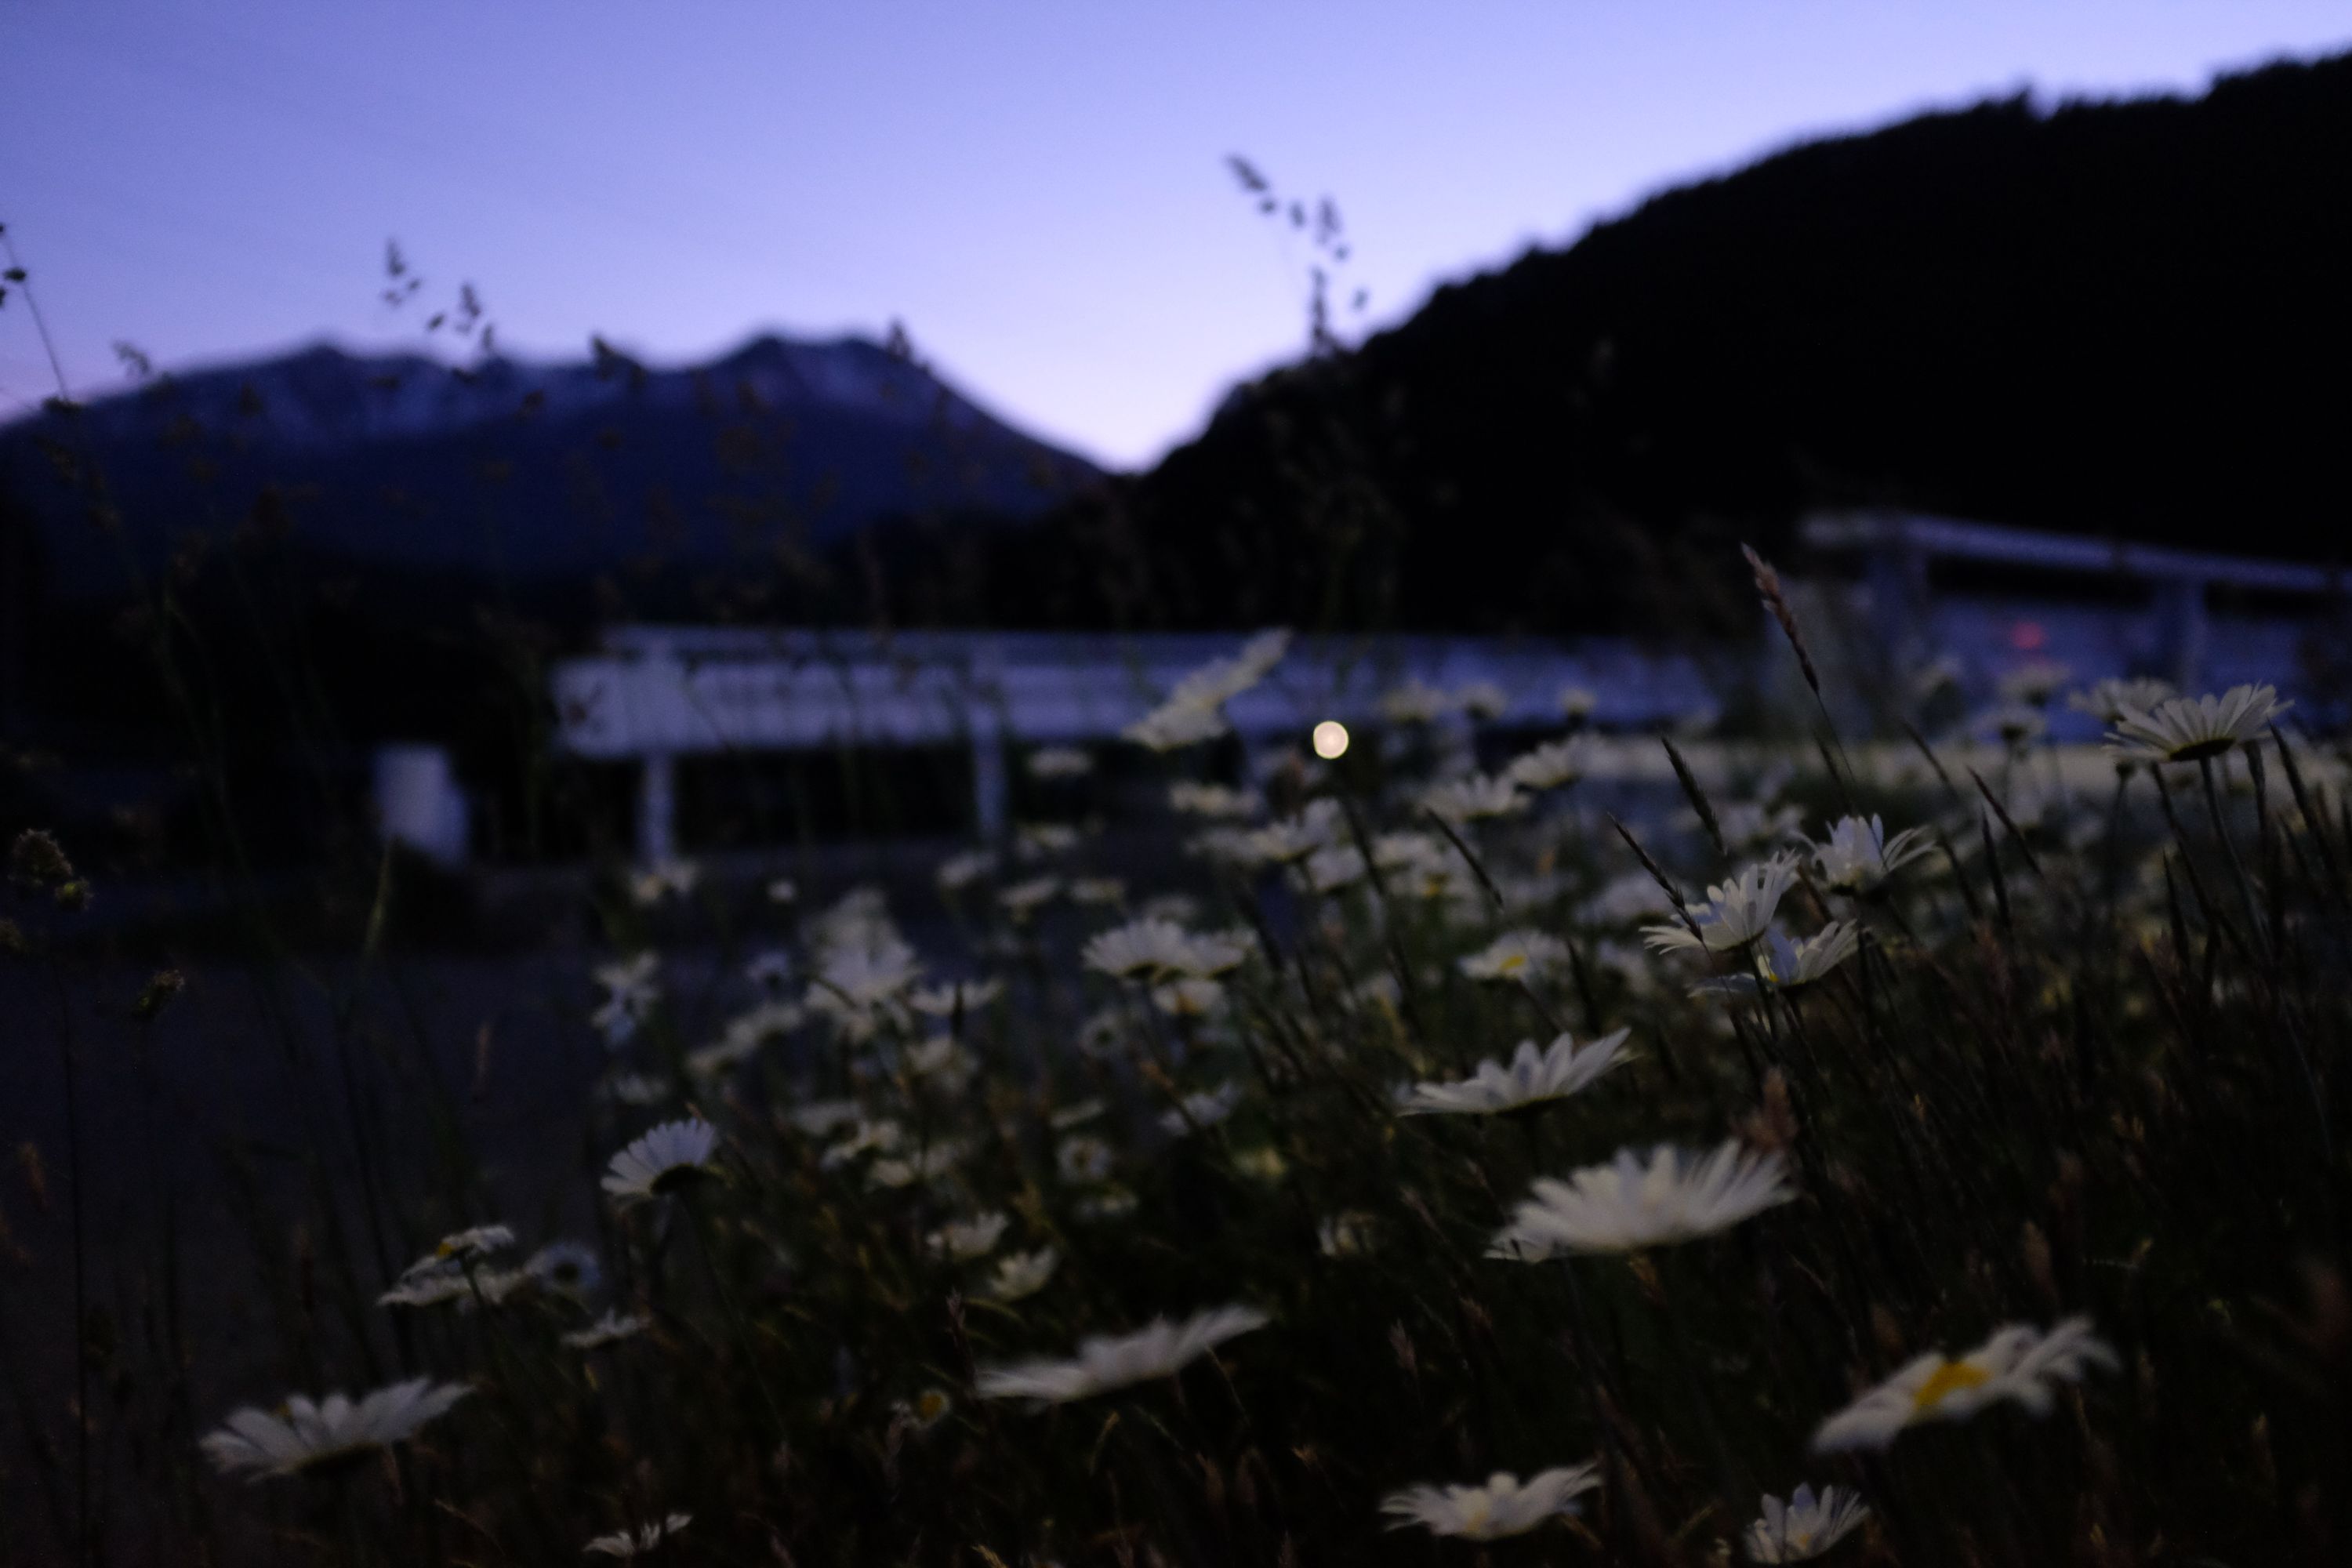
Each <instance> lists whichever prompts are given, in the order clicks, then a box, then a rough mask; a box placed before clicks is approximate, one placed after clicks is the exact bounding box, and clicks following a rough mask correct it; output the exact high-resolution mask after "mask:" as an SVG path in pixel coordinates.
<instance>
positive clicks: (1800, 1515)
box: [1741, 1486, 1870, 1563]
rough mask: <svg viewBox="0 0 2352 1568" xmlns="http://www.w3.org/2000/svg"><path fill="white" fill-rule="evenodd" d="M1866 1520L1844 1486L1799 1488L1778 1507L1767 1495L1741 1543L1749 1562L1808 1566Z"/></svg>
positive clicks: (1863, 1510)
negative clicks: (1818, 1492)
mask: <svg viewBox="0 0 2352 1568" xmlns="http://www.w3.org/2000/svg"><path fill="white" fill-rule="evenodd" d="M1869 1517H1870V1510H1869V1509H1867V1508H1865V1507H1864V1506H1863V1501H1862V1499H1861V1497H1860V1496H1859V1495H1858V1494H1856V1493H1854V1492H1853V1491H1850V1490H1848V1489H1846V1488H1844V1487H1823V1488H1822V1495H1821V1496H1820V1497H1819V1498H1816V1497H1814V1496H1813V1489H1812V1488H1811V1487H1810V1486H1801V1487H1799V1488H1798V1489H1796V1492H1795V1493H1794V1494H1793V1495H1792V1496H1791V1497H1790V1499H1789V1502H1788V1506H1787V1507H1785V1508H1784V1507H1782V1506H1781V1503H1780V1499H1779V1498H1776V1497H1772V1496H1769V1494H1768V1495H1767V1496H1766V1497H1765V1499H1764V1517H1763V1518H1761V1519H1759V1520H1758V1521H1755V1522H1754V1523H1753V1524H1750V1525H1749V1526H1748V1533H1747V1535H1746V1537H1745V1538H1744V1539H1743V1541H1742V1542H1741V1544H1743V1545H1745V1546H1746V1547H1747V1548H1748V1561H1749V1562H1750V1563H1809V1562H1811V1560H1812V1559H1814V1558H1816V1557H1819V1556H1820V1555H1821V1554H1822V1553H1823V1552H1827V1551H1828V1550H1829V1549H1830V1548H1831V1547H1832V1546H1835V1545H1836V1544H1837V1543H1838V1542H1841V1541H1843V1540H1844V1539H1845V1538H1846V1537H1847V1536H1849V1535H1851V1534H1853V1532H1854V1531H1856V1530H1859V1529H1860V1528H1862V1524H1863V1521H1864V1520H1866V1519H1868V1518H1869Z"/></svg>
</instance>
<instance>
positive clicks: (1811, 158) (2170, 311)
mask: <svg viewBox="0 0 2352 1568" xmlns="http://www.w3.org/2000/svg"><path fill="white" fill-rule="evenodd" d="M2347 289H2352V58H2336V59H2331V60H2326V61H2323V62H2320V63H2317V64H2313V65H2287V66H2278V67H2273V68H2266V69H2263V70H2260V71H2256V72H2253V73H2252V74H2249V75H2244V76H2240V77H2235V78H2231V79H2222V80H2221V81H2219V82H2217V83H2216V84H2215V86H2214V87H2213V89H2211V91H2210V93H2209V94H2207V95H2206V96H2205V97H2203V98H2201V99H2198V100H2172V99H2156V100H2139V101H2131V102H2122V103H2098V104H2076V105H2067V106H2064V107H2060V108H2056V109H2054V110H2052V109H2045V108H2042V107H2039V106H2037V105H2035V104H2033V103H2032V102H2031V101H2029V100H2023V99H2017V100H2008V101H2002V102H1994V103H1987V104H1984V105H1982V106H1979V107H1977V108H1974V109H1969V110H1962V111H1959V112H1953V113H1939V114H1934V115H1928V116H1926V117H1923V118H1920V119H1916V120H1913V121H1908V122H1906V123H1903V124H1899V125H1895V126H1893V127H1890V128H1888V129H1885V130H1882V131H1879V132H1874V133H1871V134H1868V135H1858V136H1852V137H1845V138H1840V139H1837V140H1832V141H1825V142H1815V143H1811V144H1809V145H1805V146H1801V147H1798V148H1795V149H1793V150H1791V151H1789V152H1786V153H1781V154H1779V155H1777V156H1774V157H1771V158H1769V159H1767V160H1765V161H1763V162H1761V163H1757V164H1755V165H1753V166H1751V167H1749V168H1747V169H1744V170H1742V171H1740V172H1738V173H1737V174H1730V175H1727V176H1726V177H1724V178H1720V179H1716V180H1710V181H1707V182H1706V183H1704V184H1696V185H1692V186H1689V187H1686V188H1683V189H1678V190H1675V191H1671V192H1668V193H1666V194H1664V195H1660V196H1658V197H1656V198H1654V199H1653V200H1651V201H1649V202H1647V203H1645V204H1644V205H1642V206H1641V207H1640V208H1639V209H1637V210H1636V211H1634V212H1633V213H1631V214H1630V215H1628V216H1624V217H1622V218H1621V219H1618V220H1616V221H1613V222H1610V223H1606V224H1602V225H1601V226H1597V227H1596V228H1594V229H1593V230H1592V231H1591V232H1590V233H1589V234H1587V235H1586V236H1585V237H1583V238H1582V239H1580V241H1578V242H1577V243H1576V244H1575V245H1573V246H1572V247H1569V248H1567V249H1565V250H1559V251H1533V252H1530V253H1528V255H1526V256H1524V257H1522V258H1520V259H1519V260H1518V261H1517V262H1516V263H1514V264H1512V265H1511V266H1509V267H1507V268H1503V269H1502V270H1500V271H1497V272H1494V273H1489V274H1486V275H1482V276H1479V277H1476V278H1474V279H1469V280H1467V281H1465V282H1463V283H1459V284H1456V285H1453V286H1450V287H1447V288H1444V289H1441V290H1439V291H1438V292H1437V294H1436V295H1435V296H1434V297H1433V299H1431V300H1429V302H1428V303H1427V305H1426V306H1425V307H1424V308H1423V310H1421V311H1420V312H1419V313H1418V314H1416V315H1415V316H1414V317H1413V318H1412V320H1410V321H1407V322H1405V323H1404V324H1403V325H1402V326H1400V327H1398V328H1396V329H1395V330H1393V331H1388V332H1384V333H1382V334H1381V335H1379V336H1377V337H1374V338H1373V339H1371V340H1370V342H1366V343H1365V344H1364V345H1363V346H1362V347H1361V349H1360V351H1359V352H1357V353H1353V354H1351V355H1347V356H1343V357H1336V358H1330V359H1325V360H1319V361H1316V362H1312V363H1305V364H1302V365H1299V366H1297V367H1294V368H1291V369H1287V370H1285V371H1282V372H1280V373H1277V374H1274V375H1272V376H1269V377H1267V378H1266V379H1265V380H1263V381H1261V382H1259V383H1257V384H1253V385H1250V386H1247V387H1245V388H1243V389H1241V390H1240V391H1239V392H1237V393H1236V394H1235V395H1234V396H1233V397H1232V398H1231V399H1229V401H1228V402H1227V404H1226V405H1225V406H1224V408H1223V410H1222V411H1221V412H1220V414H1219V415H1218V416H1217V417H1216V418H1215V420H1214V421H1213V423H1212V424H1211V426H1209V428H1208V429H1207V430H1206V431H1205V432H1204V433H1203V434H1202V437H1200V438H1199V439H1197V440H1196V441H1194V442H1192V444H1191V445H1189V446H1186V447H1182V448H1181V449H1179V450H1177V451H1176V452H1174V453H1172V454H1171V456H1170V457H1169V458H1167V459H1166V460H1165V461H1164V462H1163V463H1162V464H1161V465H1160V467H1159V468H1157V469H1156V470H1155V471H1153V472H1151V473H1150V474H1148V475H1145V476H1142V477H1141V478H1139V479H1137V480H1135V481H1134V482H1132V483H1131V484H1129V485H1128V486H1126V487H1124V488H1123V489H1121V490H1119V491H1118V493H1117V494H1116V495H1115V496H1114V497H1113V498H1112V500H1111V501H1110V502H1109V503H1108V505H1105V506H1088V507H1087V508H1085V509H1083V510H1074V511H1072V512H1069V513H1066V514H1065V515H1064V516H1063V517H1062V518H1060V519H1058V520H1057V521H1056V523H1055V526H1054V528H1052V529H1050V530H1048V531H1046V532H1047V535H1048V537H1043V538H1040V537H1031V538H1022V539H1009V540H1006V541H1004V542H1003V544H1004V546H1005V548H1006V549H1008V550H1010V551H1013V552H1029V553H1030V554H1031V555H1033V556H1034V559H1033V560H1031V561H1029V562H1028V563H1027V564H1026V565H1025V566H1024V569H1023V570H1021V571H1018V572H1008V573H1007V574H1006V576H1007V577H1008V578H1009V579H1011V580H1012V581H1013V582H1014V583H1016V584H1022V585H1027V586H1032V587H1034V588H1035V590H1036V592H1037V595H1038V598H1037V613H1039V614H1041V615H1047V616H1052V615H1058V614H1062V613H1066V606H1074V605H1079V604H1082V603H1084V602H1086V601H1087V600H1089V599H1094V598H1098V597H1099V596H1100V595H1103V594H1104V593H1106V592H1108V593H1110V594H1111V595H1113V596H1114V599H1115V601H1116V602H1117V604H1118V607H1119V610H1118V613H1122V614H1129V615H1134V616H1151V615H1155V614H1157V615H1162V616H1168V617H1170V618H1175V619H1191V620H1212V621H1242V622H1248V621H1256V620H1268V619H1283V620H1291V621H1298V622H1303V623H1307V624H1314V623H1317V622H1318V621H1321V620H1323V619H1325V618H1327V617H1334V616H1336V617H1338V618H1341V619H1346V620H1354V621H1360V622H1368V623H1374V624H1377V623H1381V622H1383V621H1387V622H1408V623H1413V622H1418V623H1444V624H1465V623H1467V624H1484V625H1522V626H1533V627H1575V626H1594V625H1603V624H1606V625H1623V624H1626V623H1627V622H1628V621H1631V620H1638V619H1639V618H1640V616H1642V614H1643V605H1644V604H1645V603H1646V602H1647V601H1648V598H1649V590H1650V589H1651V588H1652V587H1654V586H1657V585H1660V584H1665V585H1670V586H1671V585H1680V584H1687V583H1688V582H1689V581H1690V580H1691V572H1692V570H1693V568H1694V566H1695V564H1696V563H1700V562H1704V561H1707V560H1715V561H1721V560H1723V559H1725V556H1726V552H1724V551H1722V550H1721V549H1720V548H1718V547H1719V546H1720V545H1721V543H1723V542H1725V541H1726V540H1727V538H1728V537H1730V536H1731V535H1732V534H1733V533H1739V534H1746V535H1751V536H1752V535H1759V534H1760V535H1763V536H1765V537H1768V538H1769V537H1772V536H1774V535H1775V534H1776V533H1777V532H1778V531H1780V529H1782V528H1783V527H1784V526H1785V524H1786V523H1787V521H1788V520H1790V518H1792V517H1793V516H1794V515H1796V514H1797V513H1798V512H1800V511H1801V510H1803V509H1804V508H1806V507H1808V506H1811V505H1815V504H1836V503H1847V502H1887V503H1895V504H1903V505H1908V506H1914V507H1917V508H1922V509H1934V510H1942V511H1947V512H1950V513H1955V514H1959V515H1965V516H1970V517H1976V518H1982V519H1988V520H1995V521H2008V522H2015V523H2022V524H2030V525H2038V526H2046V527H2051V528H2057V529H2066V530H2077V531H2099V532H2113V533H2115V534H2117V535H2123V536H2130V537H2137V538H2144V539H2151V540H2165V541H2177V542H2195V543H2200V544H2207V545H2212V546H2216V547H2226V548H2230V549H2235V550H2243V551H2249V552H2273V553H2278V554H2283V555H2302V556H2309V557H2316V558H2324V559H2334V558H2336V554H2337V552H2338V551H2339V550H2340V549H2341V548H2342V546H2341V544H2340V541H2341V539H2342V538H2343V534H2342V529H2341V525H2342V522H2343V521H2344V520H2345V519H2346V517H2347V501H2352V475H2347V468H2346V464H2345V462H2344V460H2343V456H2342V454H2343V452H2344V451H2345V450H2346V435H2345V431H2346V428H2347V415H2352V395H2347V368H2346V367H2347V363H2352V355H2347V350H2352V303H2347V300H2352V295H2347Z"/></svg>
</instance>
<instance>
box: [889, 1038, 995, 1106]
mask: <svg viewBox="0 0 2352 1568" xmlns="http://www.w3.org/2000/svg"><path fill="white" fill-rule="evenodd" d="M899 1062H900V1065H901V1066H903V1067H904V1068H906V1070H907V1076H908V1077H909V1078H917V1079H923V1080H924V1081H925V1082H927V1083H929V1085H930V1086H931V1087H932V1088H933V1089H938V1090H940V1092H942V1093H945V1094H961V1093H962V1092H963V1089H964V1086H965V1085H966V1084H969V1083H970V1082H971V1080H972V1079H973V1077H974V1076H975V1075H977V1074H978V1073H979V1071H980V1058H978V1057H975V1056H973V1055H972V1054H971V1052H970V1051H968V1050H966V1049H964V1047H963V1042H962V1041H961V1040H959V1039H957V1038H956V1037H954V1036H953V1035H934V1036H932V1037H930V1038H929V1039H928V1040H925V1041H923V1042H922V1043H921V1044H920V1045H917V1046H909V1047H907V1050H906V1053H905V1055H903V1056H902V1057H901V1058H899Z"/></svg>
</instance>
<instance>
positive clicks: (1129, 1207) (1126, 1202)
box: [1077, 1187, 1139, 1222]
mask: <svg viewBox="0 0 2352 1568" xmlns="http://www.w3.org/2000/svg"><path fill="white" fill-rule="evenodd" d="M1138 1201H1139V1200H1138V1199H1137V1197H1136V1195H1135V1194H1133V1193H1131V1192H1129V1191H1128V1190H1127V1189H1126V1188H1125V1187H1105V1188H1104V1189H1103V1190H1102V1191H1100V1192H1098V1193H1089V1194H1087V1196H1085V1197H1083V1198H1081V1199H1079V1200H1078V1207H1077V1215H1078V1217H1079V1218H1080V1219H1083V1220H1089V1221H1096V1222H1104V1221H1109V1220H1115V1219H1125V1218H1126V1217H1127V1216H1128V1215H1131V1214H1133V1213H1134V1212H1135V1210H1136V1205H1137V1203H1138Z"/></svg>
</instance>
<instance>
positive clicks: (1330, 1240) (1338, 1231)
mask: <svg viewBox="0 0 2352 1568" xmlns="http://www.w3.org/2000/svg"><path fill="white" fill-rule="evenodd" d="M1379 1230H1380V1226H1379V1225H1378V1224H1377V1223H1376V1222H1375V1221H1374V1220H1373V1218H1372V1216H1371V1215H1368V1214H1366V1213H1364V1212H1363V1211H1362V1210H1360V1209H1349V1210H1348V1211H1347V1212H1346V1213H1345V1214H1335V1215H1332V1216H1331V1217H1330V1218H1328V1219H1327V1220H1325V1221H1324V1222H1323V1223H1322V1224H1321V1225H1318V1226H1316V1227H1315V1247H1316V1250H1317V1251H1318V1252H1320V1253H1322V1254H1323V1256H1324V1257H1326V1258H1360V1257H1361V1256H1362V1255H1363V1254H1365V1253H1367V1252H1370V1250H1371V1249H1372V1243H1373V1240H1374V1238H1375V1237H1377V1236H1378V1234H1379Z"/></svg>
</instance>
